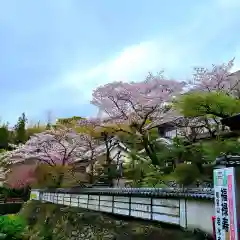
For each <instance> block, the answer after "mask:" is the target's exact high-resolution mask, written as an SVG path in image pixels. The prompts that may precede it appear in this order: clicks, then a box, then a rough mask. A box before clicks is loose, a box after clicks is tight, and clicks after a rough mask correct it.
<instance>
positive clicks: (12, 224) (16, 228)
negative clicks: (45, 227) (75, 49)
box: [0, 215, 26, 240]
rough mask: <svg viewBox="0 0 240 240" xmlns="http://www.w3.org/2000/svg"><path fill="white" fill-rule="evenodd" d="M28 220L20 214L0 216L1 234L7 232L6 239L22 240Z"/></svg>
mask: <svg viewBox="0 0 240 240" xmlns="http://www.w3.org/2000/svg"><path fill="white" fill-rule="evenodd" d="M25 228H26V222H25V221H24V219H23V218H21V217H20V216H18V215H5V216H1V217H0V234H2V235H3V234H6V237H5V238H4V239H6V240H8V239H9V240H10V239H15V240H18V239H19V240H20V239H21V240H22V239H23V234H24V231H25Z"/></svg>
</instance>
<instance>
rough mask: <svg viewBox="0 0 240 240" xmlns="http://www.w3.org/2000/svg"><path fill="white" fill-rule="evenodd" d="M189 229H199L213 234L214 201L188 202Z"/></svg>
mask: <svg viewBox="0 0 240 240" xmlns="http://www.w3.org/2000/svg"><path fill="white" fill-rule="evenodd" d="M186 211H187V219H186V221H187V228H188V229H194V228H199V229H201V230H203V231H204V232H207V233H209V234H212V216H214V215H215V209H214V201H210V200H187V201H186Z"/></svg>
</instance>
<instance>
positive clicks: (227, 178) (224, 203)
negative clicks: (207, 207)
mask: <svg viewBox="0 0 240 240" xmlns="http://www.w3.org/2000/svg"><path fill="white" fill-rule="evenodd" d="M235 190H236V179H235V168H233V167H230V168H221V169H215V170H214V192H215V215H216V221H215V224H216V226H215V228H216V240H239V239H238V229H237V210H236V191H235Z"/></svg>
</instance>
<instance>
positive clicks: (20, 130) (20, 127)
mask: <svg viewBox="0 0 240 240" xmlns="http://www.w3.org/2000/svg"><path fill="white" fill-rule="evenodd" d="M26 124H27V118H26V115H25V113H22V116H21V117H19V118H18V122H17V124H16V125H15V127H14V130H15V141H14V142H15V143H16V144H19V143H23V144H24V143H25V142H26V141H27V140H28V136H27V132H26Z"/></svg>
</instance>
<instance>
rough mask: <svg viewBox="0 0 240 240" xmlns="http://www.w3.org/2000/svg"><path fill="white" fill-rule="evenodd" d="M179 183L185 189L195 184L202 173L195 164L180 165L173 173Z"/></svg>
mask: <svg viewBox="0 0 240 240" xmlns="http://www.w3.org/2000/svg"><path fill="white" fill-rule="evenodd" d="M173 175H174V177H175V178H176V180H177V182H178V183H179V184H181V185H182V186H183V187H185V186H189V185H191V184H192V183H194V182H195V181H196V180H197V179H198V178H199V176H200V172H199V170H198V168H197V166H196V165H195V164H186V163H181V164H178V165H177V167H176V168H175V170H174V173H173Z"/></svg>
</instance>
